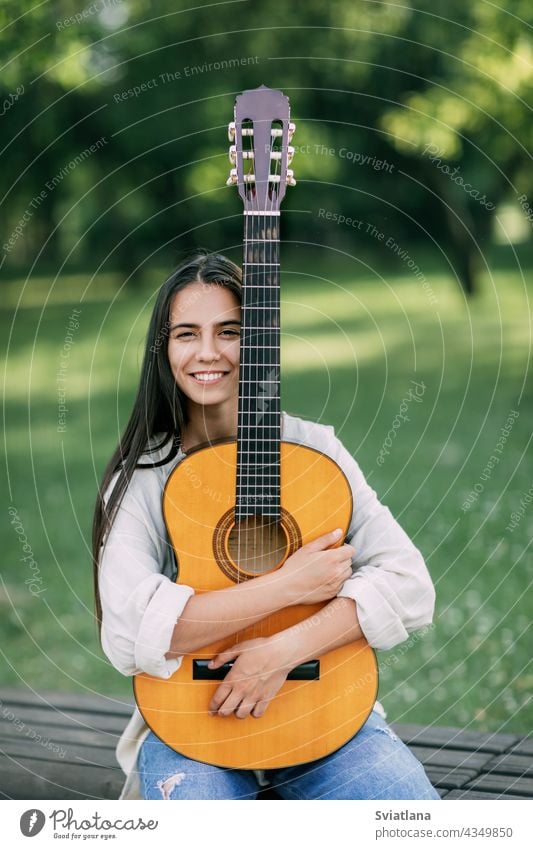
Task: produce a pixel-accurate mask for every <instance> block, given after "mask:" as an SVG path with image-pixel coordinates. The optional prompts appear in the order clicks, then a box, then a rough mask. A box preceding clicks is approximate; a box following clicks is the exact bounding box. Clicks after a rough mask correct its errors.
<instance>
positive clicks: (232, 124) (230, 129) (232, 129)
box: [228, 121, 235, 142]
mask: <svg viewBox="0 0 533 849" xmlns="http://www.w3.org/2000/svg"><path fill="white" fill-rule="evenodd" d="M228 139H229V140H230V142H234V141H235V121H230V122H229V124H228Z"/></svg>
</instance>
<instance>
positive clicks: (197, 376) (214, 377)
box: [190, 371, 227, 384]
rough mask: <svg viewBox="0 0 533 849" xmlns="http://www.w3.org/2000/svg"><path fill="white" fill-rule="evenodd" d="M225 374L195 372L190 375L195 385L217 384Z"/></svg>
mask: <svg viewBox="0 0 533 849" xmlns="http://www.w3.org/2000/svg"><path fill="white" fill-rule="evenodd" d="M226 374H227V372H226V371H197V372H194V373H193V374H191V375H190V377H192V378H193V379H194V380H196V382H197V383H204V384H205V383H218V382H219V380H222V378H223V377H225V376H226Z"/></svg>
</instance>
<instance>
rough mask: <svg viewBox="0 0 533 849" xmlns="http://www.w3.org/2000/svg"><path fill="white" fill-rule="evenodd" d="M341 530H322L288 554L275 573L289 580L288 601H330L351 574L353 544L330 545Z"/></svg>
mask: <svg viewBox="0 0 533 849" xmlns="http://www.w3.org/2000/svg"><path fill="white" fill-rule="evenodd" d="M341 534H342V531H341V530H337V531H332V532H331V533H328V534H324V535H323V536H321V537H318V539H315V540H313V541H312V542H308V543H307V544H306V545H302V547H301V548H299V549H298V551H296V552H295V553H294V554H292V555H291V556H290V557H288V558H287V560H286V561H285V563H284V564H283V566H282V567H281V569H280V570H279V571H278V573H277V574H279V575H280V577H284V578H285V579H286V580H287V582H288V585H287V593H288V599H287V603H288V604H316V603H317V602H319V601H329V600H330V599H331V598H334V597H335V596H336V595H337V593H338V592H339V590H340V588H341V587H342V585H343V584H344V582H345V581H346V580H347V579H348V578H350V577H351V575H352V557H353V555H354V554H355V549H354V547H353V546H351V545H348V544H347V543H345V544H344V545H341V546H339V547H338V548H330V546H332V545H334V544H335V543H336V542H338V540H339V537H340V536H341Z"/></svg>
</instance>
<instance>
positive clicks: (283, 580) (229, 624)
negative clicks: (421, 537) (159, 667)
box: [165, 531, 354, 659]
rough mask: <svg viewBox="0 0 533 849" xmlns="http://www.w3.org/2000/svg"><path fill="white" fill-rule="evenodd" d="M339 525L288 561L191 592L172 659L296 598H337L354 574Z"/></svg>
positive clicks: (176, 633)
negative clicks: (256, 575) (231, 583)
mask: <svg viewBox="0 0 533 849" xmlns="http://www.w3.org/2000/svg"><path fill="white" fill-rule="evenodd" d="M340 533H341V532H340V531H336V532H332V533H328V534H324V535H323V536H321V537H318V538H317V539H316V540H313V542H310V543H308V544H307V545H304V546H302V547H301V548H300V549H298V551H297V552H295V554H293V555H292V556H291V557H289V558H288V559H287V561H286V562H285V563H284V564H283V566H282V567H281V568H280V569H278V570H276V571H275V572H271V573H269V574H267V575H262V576H261V577H259V578H254V580H253V581H245V582H243V583H242V584H237V585H235V586H233V587H228V588H226V589H223V590H215V591H214V592H205V593H200V594H198V595H194V596H191V598H190V599H189V600H188V602H187V604H186V606H185V608H184V610H183V612H182V614H181V616H180V618H179V619H178V621H177V623H176V626H175V628H174V631H173V633H172V639H171V642H170V648H169V651H168V652H167V653H166V654H165V657H166V658H167V659H170V658H173V657H177V656H180V655H183V654H189V653H191V652H194V651H197V650H198V649H200V648H203V647H204V646H206V645H209V644H210V643H214V642H216V640H221V639H223V638H224V637H228V636H231V635H232V634H236V633H237V632H238V631H242V630H244V629H245V628H248V627H249V626H250V625H254V624H255V623H256V622H259V621H260V620H261V619H264V618H265V617H266V616H269V615H270V614H272V613H274V612H275V611H276V610H281V609H282V608H284V607H290V606H292V605H294V604H315V603H317V602H320V601H327V600H329V599H330V598H333V596H335V595H336V594H337V592H338V591H339V590H340V587H341V586H342V584H343V583H344V581H345V580H346V578H347V577H348V576H349V575H351V573H352V570H351V557H352V555H353V554H354V549H353V548H352V546H351V545H343V546H340V547H339V548H334V549H331V548H330V546H332V545H334V544H335V543H336V542H338V540H339V536H340Z"/></svg>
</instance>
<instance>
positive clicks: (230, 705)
mask: <svg viewBox="0 0 533 849" xmlns="http://www.w3.org/2000/svg"><path fill="white" fill-rule="evenodd" d="M242 698H243V695H242V693H241V691H240V690H232V691H231V693H230V694H229V695H228V697H227V698H226V700H225V701H224V702H223V703H222V704H221V705H220V707H219V709H218V711H217V714H216V715H217V716H231V714H232V713H235V711H236V710H237V708H238V707H239V705H240V703H241V701H242Z"/></svg>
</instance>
